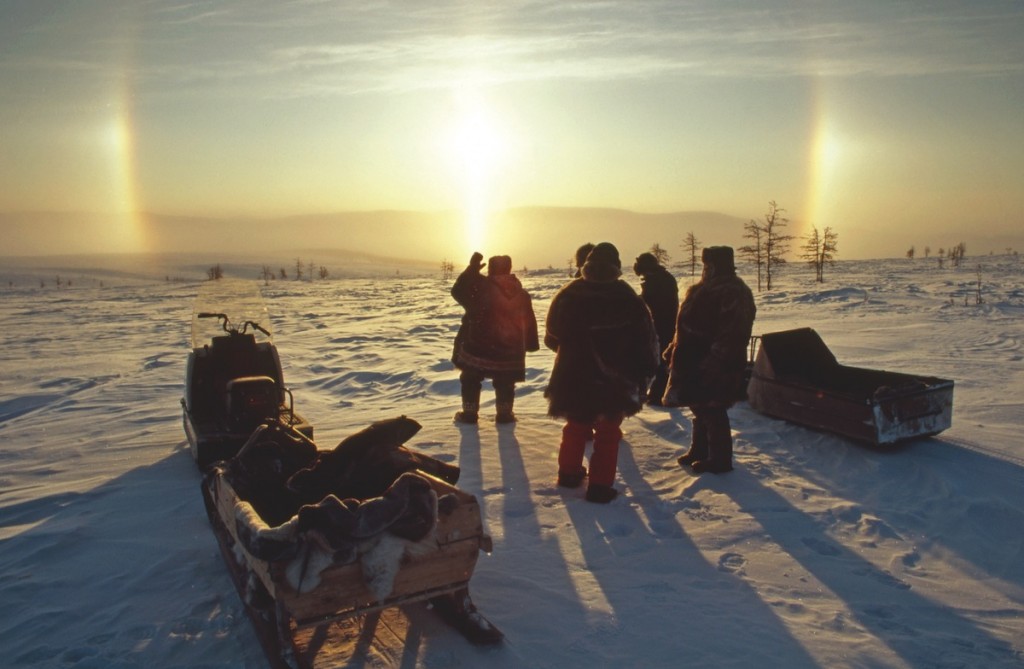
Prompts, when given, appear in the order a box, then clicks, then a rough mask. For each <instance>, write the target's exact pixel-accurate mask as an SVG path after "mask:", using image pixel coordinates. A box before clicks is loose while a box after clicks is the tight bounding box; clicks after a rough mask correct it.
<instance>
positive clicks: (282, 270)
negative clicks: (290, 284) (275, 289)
mask: <svg viewBox="0 0 1024 669" xmlns="http://www.w3.org/2000/svg"><path fill="white" fill-rule="evenodd" d="M279 274H280V275H281V279H282V280H284V279H287V278H288V270H286V269H285V268H284V267H282V268H281V271H280V272H279Z"/></svg>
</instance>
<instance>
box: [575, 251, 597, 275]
mask: <svg viewBox="0 0 1024 669" xmlns="http://www.w3.org/2000/svg"><path fill="white" fill-rule="evenodd" d="M593 250H594V245H593V244H591V243H590V242H587V243H586V244H583V245H581V246H580V247H579V248H578V249H576V276H575V277H574V278H576V279H578V278H580V277H581V276H582V275H583V263H585V262H587V256H589V255H590V252H591V251H593Z"/></svg>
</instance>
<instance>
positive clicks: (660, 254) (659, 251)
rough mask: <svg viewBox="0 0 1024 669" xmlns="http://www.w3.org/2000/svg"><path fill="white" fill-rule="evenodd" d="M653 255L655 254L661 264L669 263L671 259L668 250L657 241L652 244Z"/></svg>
mask: <svg viewBox="0 0 1024 669" xmlns="http://www.w3.org/2000/svg"><path fill="white" fill-rule="evenodd" d="M651 255H653V256H654V259H655V260H657V261H658V264H659V265H665V264H667V263H668V261H669V259H670V258H669V255H668V251H666V250H665V249H663V248H661V244H659V243H657V242H655V243H654V244H652V245H651Z"/></svg>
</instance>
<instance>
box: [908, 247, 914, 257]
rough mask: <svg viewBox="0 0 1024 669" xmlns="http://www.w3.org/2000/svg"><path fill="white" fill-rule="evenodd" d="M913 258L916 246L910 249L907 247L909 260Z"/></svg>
mask: <svg viewBox="0 0 1024 669" xmlns="http://www.w3.org/2000/svg"><path fill="white" fill-rule="evenodd" d="M913 259H914V247H913V246H911V247H910V248H909V249H907V260H913Z"/></svg>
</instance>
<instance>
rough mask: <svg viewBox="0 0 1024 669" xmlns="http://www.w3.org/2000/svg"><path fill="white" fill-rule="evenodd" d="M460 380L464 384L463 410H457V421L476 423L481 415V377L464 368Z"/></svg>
mask: <svg viewBox="0 0 1024 669" xmlns="http://www.w3.org/2000/svg"><path fill="white" fill-rule="evenodd" d="M459 381H460V382H461V384H462V411H459V412H456V414H455V422H456V423H466V424H469V425H474V424H476V422H477V420H478V419H479V416H480V384H481V377H480V375H479V374H477V373H475V372H472V371H470V370H463V372H462V374H460V375H459Z"/></svg>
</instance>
